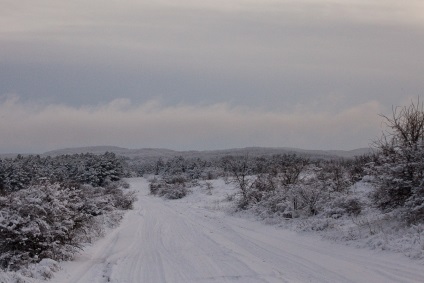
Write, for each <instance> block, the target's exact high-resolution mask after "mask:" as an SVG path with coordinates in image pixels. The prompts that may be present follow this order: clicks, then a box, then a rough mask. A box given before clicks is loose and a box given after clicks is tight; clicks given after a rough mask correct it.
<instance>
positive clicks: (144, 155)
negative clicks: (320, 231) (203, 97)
mask: <svg viewBox="0 0 424 283" xmlns="http://www.w3.org/2000/svg"><path fill="white" fill-rule="evenodd" d="M105 152H113V153H115V154H117V155H121V156H125V157H128V158H131V159H144V160H146V161H149V160H156V159H158V158H163V159H169V158H172V157H175V156H183V157H185V158H202V159H213V158H219V157H223V156H226V155H235V156H242V155H249V156H252V157H255V156H264V155H265V156H270V155H275V154H287V153H296V154H298V155H303V156H307V157H310V158H324V159H333V158H351V157H354V156H356V155H362V154H366V153H369V152H371V149H370V148H359V149H355V150H349V151H345V150H306V149H299V148H289V147H281V148H268V147H246V148H234V149H225V150H207V151H175V150H170V149H161V148H142V149H127V148H122V147H116V146H92V147H78V148H65V149H58V150H54V151H49V152H46V153H44V154H43V156H57V155H64V154H81V153H93V154H103V153H105Z"/></svg>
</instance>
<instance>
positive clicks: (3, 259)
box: [0, 184, 91, 269]
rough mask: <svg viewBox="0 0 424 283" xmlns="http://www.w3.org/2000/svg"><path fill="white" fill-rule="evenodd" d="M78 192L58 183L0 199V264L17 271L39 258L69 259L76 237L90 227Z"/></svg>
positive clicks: (78, 246) (75, 250) (77, 247)
mask: <svg viewBox="0 0 424 283" xmlns="http://www.w3.org/2000/svg"><path fill="white" fill-rule="evenodd" d="M82 207H83V199H82V196H81V191H80V190H78V189H77V188H71V187H63V186H60V185H58V184H54V185H46V186H40V187H38V186H34V187H30V188H28V189H22V190H20V191H17V192H13V193H11V194H9V195H7V196H5V197H2V198H0V209H1V210H0V213H1V218H0V243H1V244H0V264H1V267H3V268H8V269H17V268H19V267H20V266H22V265H25V264H28V263H33V262H38V261H40V260H41V259H43V258H51V259H60V260H63V259H69V258H71V257H72V255H73V254H74V253H75V252H77V251H78V249H79V248H80V242H78V241H76V239H75V238H76V237H77V235H78V234H80V233H82V232H83V230H84V229H88V228H89V225H90V223H89V222H90V220H91V215H89V214H86V213H84V212H82V213H81V212H80V211H79V210H80V209H81V208H82Z"/></svg>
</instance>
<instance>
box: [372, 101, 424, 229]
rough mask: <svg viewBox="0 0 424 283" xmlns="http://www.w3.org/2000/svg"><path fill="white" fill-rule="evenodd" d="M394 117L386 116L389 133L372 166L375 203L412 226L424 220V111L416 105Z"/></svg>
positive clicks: (404, 108)
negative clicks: (393, 212)
mask: <svg viewBox="0 0 424 283" xmlns="http://www.w3.org/2000/svg"><path fill="white" fill-rule="evenodd" d="M397 110H398V109H394V111H393V115H392V117H386V116H383V117H384V118H385V120H386V123H387V125H388V127H389V131H390V132H389V133H388V134H386V135H384V136H383V137H382V138H381V139H380V140H379V141H378V142H377V147H378V149H379V154H378V155H377V158H376V160H375V162H371V163H369V165H368V173H369V174H371V175H372V176H373V177H374V178H373V182H374V184H375V187H376V190H375V194H374V200H375V203H376V204H377V205H378V206H379V207H380V208H381V209H383V210H384V211H386V212H389V211H396V212H397V213H395V214H397V215H398V216H399V217H400V218H402V219H406V220H407V221H408V223H418V222H423V221H424V108H423V105H422V104H421V105H420V104H419V102H418V103H417V104H414V103H412V104H411V105H410V106H409V107H403V108H401V109H400V111H397Z"/></svg>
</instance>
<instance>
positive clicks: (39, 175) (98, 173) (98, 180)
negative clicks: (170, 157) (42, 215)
mask: <svg viewBox="0 0 424 283" xmlns="http://www.w3.org/2000/svg"><path fill="white" fill-rule="evenodd" d="M128 174H129V169H128V165H127V164H126V162H125V160H124V159H123V158H122V157H118V156H116V155H115V154H114V153H110V152H106V153H105V154H103V155H95V154H91V153H86V154H74V155H61V156H56V157H50V156H47V157H41V156H39V155H30V156H25V157H24V156H21V155H18V156H17V157H16V158H14V159H3V160H2V159H0V193H6V192H12V191H17V190H20V189H23V188H25V187H27V186H30V185H37V184H42V183H44V182H46V181H47V182H50V183H55V182H61V183H72V182H74V183H78V184H89V185H92V186H103V185H104V184H106V183H107V182H110V181H112V182H114V181H118V180H120V179H121V178H122V177H123V176H126V175H128Z"/></svg>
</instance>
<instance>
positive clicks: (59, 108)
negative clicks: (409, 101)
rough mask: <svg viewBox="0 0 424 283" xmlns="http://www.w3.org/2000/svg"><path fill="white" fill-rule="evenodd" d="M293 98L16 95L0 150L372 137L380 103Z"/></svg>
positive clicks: (347, 145)
mask: <svg viewBox="0 0 424 283" xmlns="http://www.w3.org/2000/svg"><path fill="white" fill-rule="evenodd" d="M307 108H308V107H302V106H299V107H297V109H293V111H291V112H290V113H280V112H272V111H264V110H260V109H252V108H246V107H231V106H229V105H227V104H215V105H176V106H163V105H161V104H160V103H157V102H154V101H152V102H148V103H145V104H141V105H134V104H133V103H131V101H130V100H127V99H118V100H114V101H111V102H110V103H107V104H102V105H98V106H92V107H87V106H86V107H78V108H77V107H70V106H64V105H59V104H52V105H47V106H41V105H38V106H34V104H33V103H25V102H22V101H20V100H19V98H17V97H16V96H9V97H8V98H6V99H3V101H2V103H1V104H0V113H1V120H0V131H1V133H2V139H1V141H0V148H1V150H2V151H3V152H4V153H6V152H22V151H25V150H27V149H29V148H31V149H32V150H33V152H38V153H40V152H44V151H47V150H51V149H56V148H64V147H76V146H90V145H119V146H124V147H129V148H142V147H164V148H171V149H179V150H188V149H199V150H203V149H219V148H232V147H244V146H255V145H258V146H270V147H278V146H292V147H300V148H308V149H353V148H358V147H362V146H368V145H369V143H370V141H371V140H372V139H374V138H376V137H377V135H378V132H379V127H380V122H379V117H378V115H377V114H378V113H380V112H381V110H382V108H381V106H380V105H379V104H378V103H377V102H375V101H370V102H367V103H365V104H360V105H355V106H354V107H350V108H347V109H344V110H341V111H339V112H338V113H330V112H328V111H310V109H307Z"/></svg>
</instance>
